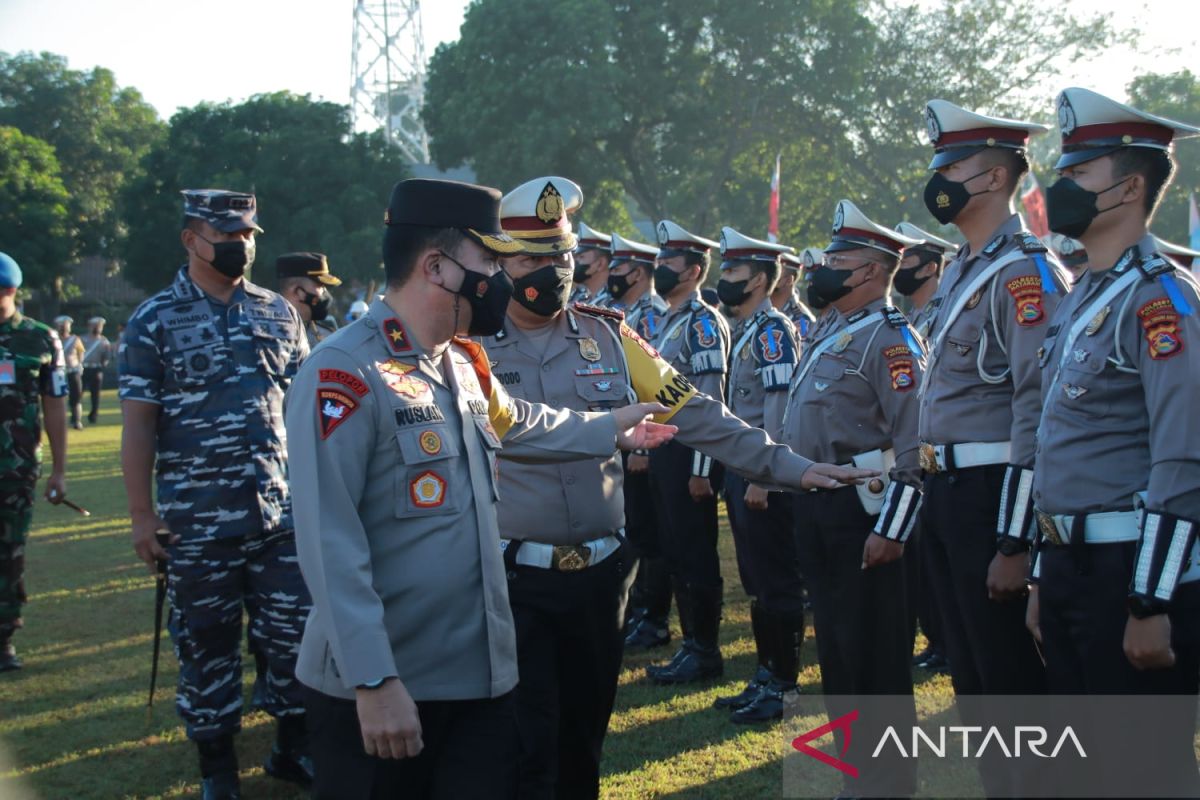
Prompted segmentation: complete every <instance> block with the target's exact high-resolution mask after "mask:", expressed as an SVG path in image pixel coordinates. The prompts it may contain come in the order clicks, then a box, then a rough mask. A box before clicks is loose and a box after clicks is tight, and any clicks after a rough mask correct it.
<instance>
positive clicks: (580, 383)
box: [575, 375, 629, 411]
mask: <svg viewBox="0 0 1200 800" xmlns="http://www.w3.org/2000/svg"><path fill="white" fill-rule="evenodd" d="M575 393H576V394H578V395H579V397H580V399H582V400H583V405H584V406H585V407H586V408H587V410H588V411H608V410H609V409H613V408H618V407H620V406H623V405H625V404H626V403H627V402H628V400H629V384H628V383H626V382H625V379H624V377H622V376H620V375H586V376H576V378H575Z"/></svg>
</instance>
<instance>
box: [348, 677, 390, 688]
mask: <svg viewBox="0 0 1200 800" xmlns="http://www.w3.org/2000/svg"><path fill="white" fill-rule="evenodd" d="M391 679H392V678H391V677H387V678H380V679H378V680H374V681H367V682H366V683H360V684H359V685H358V686H355V687H354V688H355V689H378V688H379V687H380V686H383V685H384V684H385V683H387V682H388V681H390V680H391Z"/></svg>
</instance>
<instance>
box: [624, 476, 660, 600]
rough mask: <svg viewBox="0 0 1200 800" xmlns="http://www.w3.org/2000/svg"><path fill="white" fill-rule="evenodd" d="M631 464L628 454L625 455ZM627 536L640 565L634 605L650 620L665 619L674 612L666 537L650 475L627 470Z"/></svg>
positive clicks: (633, 594) (630, 598) (632, 597)
mask: <svg viewBox="0 0 1200 800" xmlns="http://www.w3.org/2000/svg"><path fill="white" fill-rule="evenodd" d="M624 458H625V459H626V463H628V455H625V456H624ZM623 491H624V493H625V536H626V537H627V538H628V541H629V544H630V545H631V546H632V549H633V556H632V558H633V559H635V560H636V561H637V562H638V571H637V579H636V582H635V583H634V585H633V590H632V593H631V595H630V597H629V602H630V606H632V607H633V608H635V609H644V610H645V615H646V618H647V619H654V620H659V619H661V620H665V619H666V618H667V617H668V616H669V615H670V613H671V573H670V570H669V569H668V568H667V564H666V562H665V560H664V558H663V555H664V554H663V547H662V537H661V535H660V531H659V529H658V517H657V512H655V510H654V492H653V490H652V489H651V488H650V473H649V472H630V471H629V470H628V469H626V470H625V484H624V487H623Z"/></svg>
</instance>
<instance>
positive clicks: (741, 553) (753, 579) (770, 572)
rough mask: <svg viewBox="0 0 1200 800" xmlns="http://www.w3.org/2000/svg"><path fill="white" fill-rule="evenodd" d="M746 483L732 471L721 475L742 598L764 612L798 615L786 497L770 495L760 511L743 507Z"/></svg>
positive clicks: (800, 606)
mask: <svg viewBox="0 0 1200 800" xmlns="http://www.w3.org/2000/svg"><path fill="white" fill-rule="evenodd" d="M748 485H749V482H748V481H747V480H746V479H745V478H743V477H741V476H740V475H735V474H734V473H733V472H727V473H726V474H725V510H726V511H727V512H728V513H729V527H730V528H732V529H733V542H734V545H735V547H736V548H737V564H738V574H739V575H740V576H741V579H742V587H743V588H744V589H745V590H746V594H748V595H750V596H751V597H753V598H754V599H756V600H757V601H758V604H759V605H760V606H761V607H762V608H764V609H766V610H767V611H776V612H779V613H784V614H802V613H804V596H803V586H804V579H803V578H802V577H801V576H800V561H799V560H798V559H797V558H796V540H795V537H794V536H793V534H792V503H793V500H792V498H791V497H790V496H789V495H787V494H785V493H782V492H772V493H771V494H770V495H769V496H768V499H767V508H766V510H765V511H756V510H754V509H751V508H749V507H747V505H746V501H745V499H744V498H745V495H746V487H747V486H748Z"/></svg>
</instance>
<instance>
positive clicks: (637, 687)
mask: <svg viewBox="0 0 1200 800" xmlns="http://www.w3.org/2000/svg"><path fill="white" fill-rule="evenodd" d="M119 437H120V414H119V411H118V409H117V405H116V399H115V397H114V394H113V393H112V392H106V393H105V399H104V410H103V411H102V413H101V417H100V424H99V425H97V426H93V427H89V428H87V429H86V430H84V431H71V432H70V451H69V468H68V476H67V481H68V493H69V496H70V498H71V499H72V500H74V501H75V502H77V503H79V504H80V505H82V506H84V507H86V508H88V509H90V510H91V512H92V516H91V517H87V518H84V517H80V516H78V515H76V514H75V513H74V512H72V511H68V510H66V509H65V508H63V507H52V506H50V505H49V504H48V503H45V502H44V501H43V502H40V503H39V504H38V506H37V510H36V513H35V518H34V531H33V538H32V541H31V542H30V545H29V548H28V554H27V555H28V571H27V576H28V577H27V587H28V590H29V594H30V604H29V606H28V607H27V609H26V614H25V622H26V628H25V630H24V631H22V632H21V633H19V634H18V636H17V639H16V643H17V646H18V648H19V650H20V652H21V655H22V656H23V658H24V660H25V669H23V670H21V671H19V672H15V673H6V674H3V675H0V797H2V798H17V797H26V796H29V797H40V798H53V799H54V800H58V799H59V798H119V797H194V796H196V795H197V792H198V771H197V767H196V761H195V752H194V749H193V747H192V746H191V745H190V744H189V743H188V742H187V740H186V738H185V737H184V733H183V727H182V725H181V724H180V723H179V720H178V718H177V717H176V715H175V711H174V705H173V691H172V689H173V686H174V681H175V676H176V667H175V658H174V654H173V653H172V652H171V649H170V646H169V643H167V645H166V646H165V647H164V652H163V657H162V665H161V670H160V675H159V692H158V696H157V702H156V703H155V706H154V711H153V714H152V715H151V716H149V717H148V716H147V712H146V692H147V688H148V684H149V677H150V652H151V637H152V630H153V612H154V590H153V580H152V578H151V577H150V575H149V574H147V572H146V570H145V567H144V566H143V565H141V564H140V562H138V561H137V560H136V559H135V557H134V555H133V552H132V550H131V548H130V546H129V540H128V518H127V517H126V515H125V493H124V490H123V488H122V484H121V478H120V466H119V462H118V457H117V450H118V444H119ZM722 554H723V558H724V574H725V576H726V580H727V583H726V585H727V587H728V594H727V605H726V610H725V625H724V628H723V638H724V652H725V656H726V679H725V680H724V681H723V682H721V683H718V684H710V685H705V686H702V687H699V688H683V689H678V688H662V687H657V686H653V685H650V684H648V683H647V682H646V681H645V679H644V673H643V668H644V667H645V665H646V664H647V663H649V662H650V661H651V660H657V659H660V658H665V657H667V656H669V655H670V653H669V652H667V653H656V654H655V655H654V656H653V658H651V657H648V656H633V657H630V658H629V659H628V661H627V668H626V670H625V672H624V674H623V675H622V676H621V689H620V692H619V694H618V696H617V710H616V713H615V714H614V716H613V720H612V725H611V727H610V731H609V737H608V741H607V746H606V750H605V777H604V789H603V795H604V796H605V797H606V798H648V797H670V798H737V800H746V799H747V798H769V797H779V796H781V793H782V768H781V759H782V757H783V754H784V752H785V748H786V746H787V742H788V741H789V740H790V737H788V736H787V734H785V732H784V731H783V728H782V727H781V726H778V725H776V726H771V727H765V728H762V729H755V730H746V729H744V728H741V727H736V726H733V725H731V724H729V723H728V722H727V721H726V719H727V718H726V715H724V714H722V713H720V712H717V711H713V710H711V709H710V708H709V706H710V705H711V703H712V700H713V698H714V697H715V696H716V695H718V694H721V693H724V692H727V691H730V690H735V689H737V688H740V684H741V682H742V681H743V680H744V679H745V678H746V677H747V676H748V675H749V674H750V672H751V671H752V668H753V665H754V656H753V644H752V641H751V639H750V638H749V610H748V605H747V602H746V599H745V597H744V596H743V594H742V592H741V586H740V584H739V583H738V581H737V569H736V566H735V565H734V560H733V546H732V541H731V539H730V537H729V535H728V529H727V528H726V529H725V530H724V532H723V536H722ZM164 641H166V637H165V636H164ZM815 660H816V650H815V646H814V643H813V640H812V629H811V627H810V628H809V634H808V639H807V640H806V643H805V646H804V672H803V674H802V675H801V677H800V680H801V682H802V684H803V688H804V691H806V692H817V691H819V688H820V678H819V675H818V671H817V667H816V665H815ZM252 671H253V670H250V672H251V673H252ZM917 677H918V680H919V681H920V683H919V685H918V691H919V692H920V696H921V699H922V701H923V703H929V702H932V703H933V704H934V705H939V704H940V703H941V702H942V701H944V700H945V699H947V698H948V696H949V693H950V688H949V679H948V678H947V677H945V676H931V675H918V676H917ZM245 688H246V692H247V698H248V697H249V690H250V680H249V676H248V678H247V681H246V687H245ZM272 736H273V725H272V724H271V720H270V719H269V718H268V717H266V716H265V715H263V714H253V715H251V716H249V717H248V718H247V719H246V720H245V730H244V733H243V735H242V736H240V737H239V741H238V750H239V755H240V758H241V764H242V768H243V772H242V781H243V788H244V794H245V796H247V797H271V798H282V797H303V796H304V795H303V794H302V793H300V792H294V791H291V790H290V789H289V788H288V787H287V786H286V785H282V784H280V783H278V782H277V781H275V780H273V779H271V778H268V777H266V776H265V775H264V774H263V771H262V768H261V766H260V765H261V763H262V760H263V758H265V756H266V754H267V751H268V750H269V749H270V744H271V738H272ZM828 788H829V789H830V791H829V796H832V795H833V794H835V793H836V791H837V787H836V786H834V784H833V782H832V780H831V782H830V784H829V787H828Z"/></svg>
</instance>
